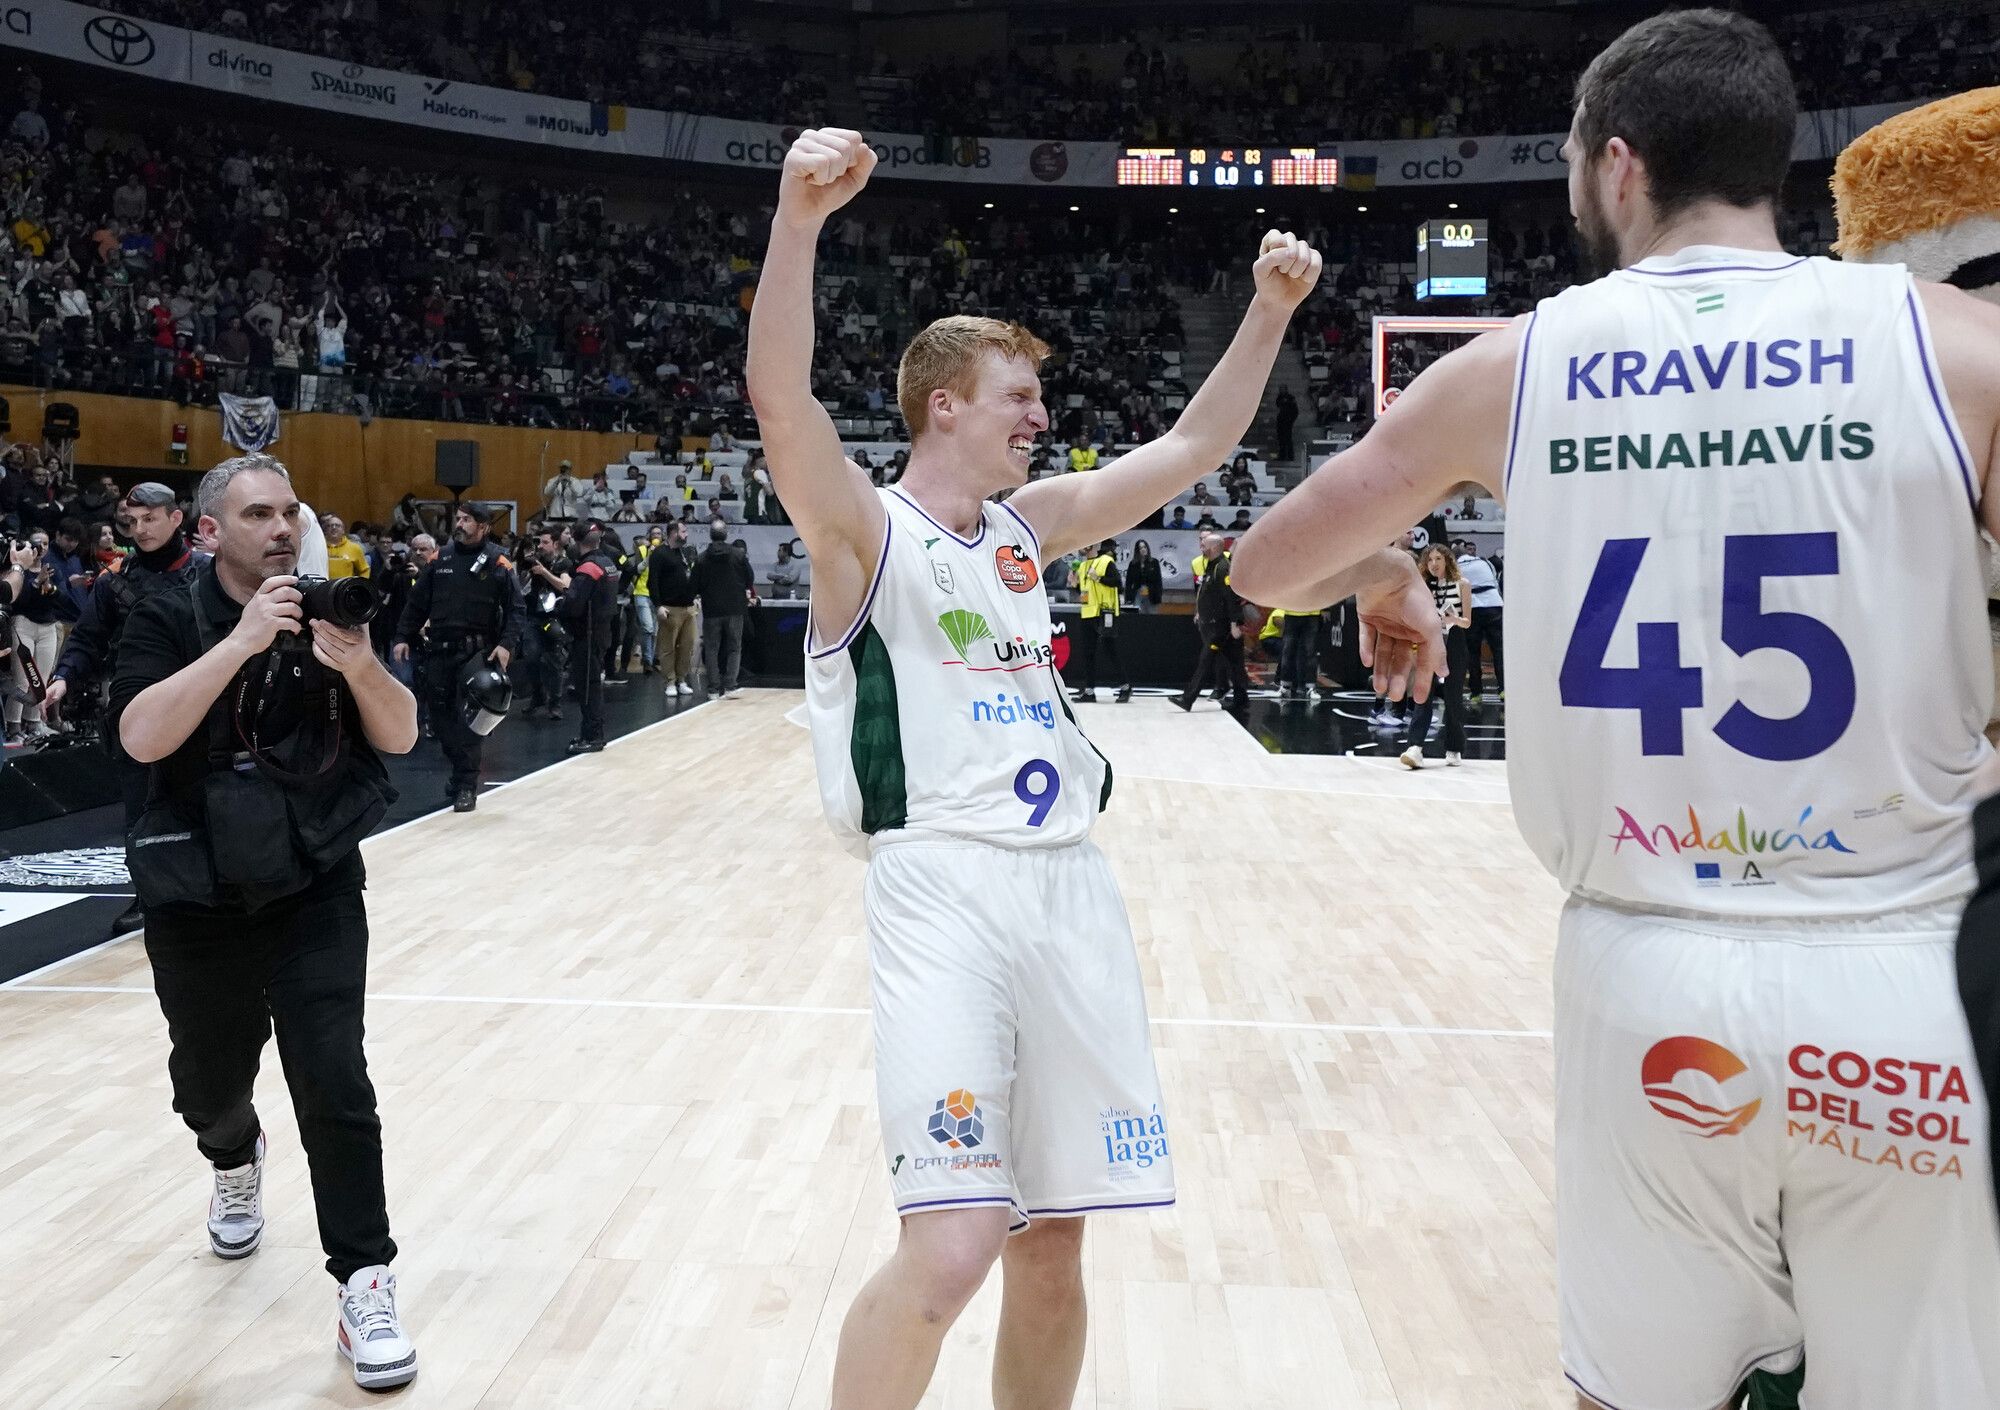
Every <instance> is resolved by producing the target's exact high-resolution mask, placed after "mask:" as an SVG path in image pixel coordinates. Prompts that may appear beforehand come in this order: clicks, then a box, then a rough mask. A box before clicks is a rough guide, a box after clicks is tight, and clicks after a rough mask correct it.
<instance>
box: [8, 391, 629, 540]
mask: <svg viewBox="0 0 2000 1410" xmlns="http://www.w3.org/2000/svg"><path fill="white" fill-rule="evenodd" d="M0 395H4V396H6V398H7V400H8V401H9V402H10V403H11V404H12V408H13V421H14V430H13V432H12V435H13V437H14V438H15V439H17V440H18V439H32V438H33V437H34V436H35V435H36V434H37V432H38V431H39V430H40V428H41V424H42V407H43V405H44V403H46V402H49V401H67V402H70V403H73V404H74V405H75V406H76V408H77V410H78V411H79V412H80V413H81V414H82V417H83V435H82V437H81V439H79V440H78V442H77V447H76V459H77V463H78V464H80V465H101V466H104V467H106V468H107V469H110V470H112V471H114V472H115V471H139V472H144V471H150V470H167V471H172V470H178V469H180V468H181V467H179V466H175V465H174V464H172V462H171V460H170V459H169V447H170V445H171V443H172V433H173V428H174V425H175V423H176V422H180V423H184V424H185V425H186V426H187V428H188V464H187V468H188V469H190V470H201V469H204V468H206V467H208V466H210V465H213V464H215V463H216V462H217V461H219V460H222V459H225V458H226V457H228V456H230V455H234V454H235V453H236V452H235V449H234V448H233V447H231V446H228V445H226V444H224V442H223V440H222V417H221V414H220V413H219V412H215V411H208V410H204V409H202V408H200V407H193V406H186V407H183V406H176V405H174V403H173V402H171V401H148V400H145V399H143V398H140V397H116V396H105V395H101V394H91V393H84V392H69V391H57V392H43V391H41V390H39V389H37V388H34V387H18V386H0ZM440 440H447V441H450V440H466V441H477V442H479V488H478V489H477V490H476V491H474V495H475V496H476V497H478V498H482V499H506V500H513V501H515V502H516V503H517V504H520V505H521V506H523V509H524V511H526V512H532V511H533V509H534V508H535V507H536V506H538V505H539V504H540V502H541V487H542V484H543V482H544V481H545V480H546V479H547V478H548V477H549V476H550V475H553V474H555V470H556V463H557V462H558V461H560V460H562V459H563V458H564V457H565V456H567V457H568V458H569V459H571V460H574V461H575V462H576V466H577V473H578V474H579V475H582V476H588V475H589V474H590V473H591V471H593V470H595V469H597V468H599V467H601V466H603V465H607V464H610V463H611V462H613V461H617V460H622V459H624V458H625V455H626V453H627V452H629V451H633V450H641V449H648V450H649V449H651V448H652V446H653V441H654V438H653V437H651V436H638V435H608V434H600V433H598V432H593V431H546V430H540V429H535V428H529V427H521V426H484V425H463V424H458V423H454V422H440V421H397V420H388V419H384V418H381V417H377V418H376V419H375V420H374V421H372V422H370V423H369V424H368V425H367V426H363V425H362V424H361V422H360V420H359V418H357V417H354V416H349V415H344V414H343V415H336V414H332V413H326V412H300V413H290V412H287V413H285V415H284V417H283V423H282V426H281V430H280V436H279V440H278V443H277V444H276V445H275V446H273V447H272V448H271V453H272V454H273V455H276V456H277V457H278V458H279V459H280V460H282V461H284V462H285V464H286V466H287V467H288V468H290V470H291V472H292V478H293V482H294V483H295V484H296V485H297V486H298V489H299V496H300V498H302V499H304V500H306V501H307V502H308V503H310V504H311V505H313V506H314V507H315V508H318V509H331V510H334V511H336V512H338V513H340V514H342V515H344V516H345V517H346V518H348V519H350V520H352V519H371V520H381V519H384V518H387V517H388V513H389V510H390V508H391V507H392V506H393V505H394V504H395V502H396V501H397V500H398V499H400V498H402V496H403V495H404V494H406V493H408V492H411V491H414V492H415V493H416V494H417V495H418V496H419V497H422V498H437V497H438V495H439V494H440V491H438V489H437V488H436V482H435V479H434V478H433V477H434V472H435V470H436V464H437V462H436V452H435V449H434V447H435V445H436V443H437V442H438V441H440ZM122 478H124V477H123V476H121V479H122Z"/></svg>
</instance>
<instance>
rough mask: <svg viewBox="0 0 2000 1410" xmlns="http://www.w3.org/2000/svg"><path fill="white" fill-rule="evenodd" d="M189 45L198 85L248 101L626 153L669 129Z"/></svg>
mask: <svg viewBox="0 0 2000 1410" xmlns="http://www.w3.org/2000/svg"><path fill="white" fill-rule="evenodd" d="M192 38H193V45H194V49H193V55H192V68H193V81H194V82H195V83H196V84H198V85H200V86H202V87H204V88H215V89H222V90H225V91H228V92H232V93H241V94H243V95H245V96H247V97H252V98H268V99H271V100H272V101H274V102H279V103H291V104H294V105H296V106H299V107H310V108H319V109H322V110H324V111H328V112H349V113H355V114H358V115H360V116H362V117H372V118H380V119H384V120H386V121H389V122H407V123H413V124H417V125H420V126H423V127H432V128H437V129H440V130H442V131H450V132H457V133H462V134H465V135H467V136H474V137H504V138H508V139H510V140H512V141H516V142H542V143H547V144H550V145H552V146H558V147H572V148H584V149H589V150H593V151H602V152H614V153H618V154H621V155H624V156H651V155H654V154H656V153H657V152H658V151H659V148H660V143H661V140H662V134H663V133H664V131H665V122H664V114H661V113H657V112H654V111H652V110H650V109H645V108H626V107H624V106H622V105H620V104H616V103H586V102H581V101H578V100H576V99H570V98H548V97H543V96H541V95H539V94H534V93H521V92H518V91H516V90H514V89H511V88H488V87H485V86H483V85H481V84H476V83H458V82H455V81H453V80H451V79H444V78H424V77H422V76H420V75H414V74H407V73H399V72H396V71H394V70H392V69H376V68H368V67H366V66H364V65H361V64H341V63H335V62H333V61H332V60H328V59H321V58H318V57H315V56H313V55H311V54H300V53H297V52H295V51H293V50H290V49H272V48H267V47H266V46H264V45H261V44H244V43H239V42H237V41H234V40H228V39H218V38H216V37H215V36H214V35H209V34H195V35H194V36H193V37H192Z"/></svg>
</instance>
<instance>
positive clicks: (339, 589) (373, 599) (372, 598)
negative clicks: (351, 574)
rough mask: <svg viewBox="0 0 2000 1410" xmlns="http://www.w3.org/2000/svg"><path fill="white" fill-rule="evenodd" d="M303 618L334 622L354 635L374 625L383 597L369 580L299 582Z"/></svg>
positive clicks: (324, 579) (347, 579)
mask: <svg viewBox="0 0 2000 1410" xmlns="http://www.w3.org/2000/svg"><path fill="white" fill-rule="evenodd" d="M298 588H299V606H300V608H301V611H300V614H299V615H300V617H301V618H302V619H303V620H305V621H308V622H311V621H315V620H317V621H322V622H331V623H332V624H333V625H334V626H336V627H343V628H345V629H346V630H348V631H353V630H355V629H356V628H357V627H365V626H367V625H368V623H369V622H371V621H373V620H374V618H375V614H376V613H377V612H380V611H381V610H382V595H381V594H380V593H378V592H376V591H375V585H374V584H373V583H371V582H369V581H368V579H366V578H313V577H304V578H300V579H299V582H298Z"/></svg>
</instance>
